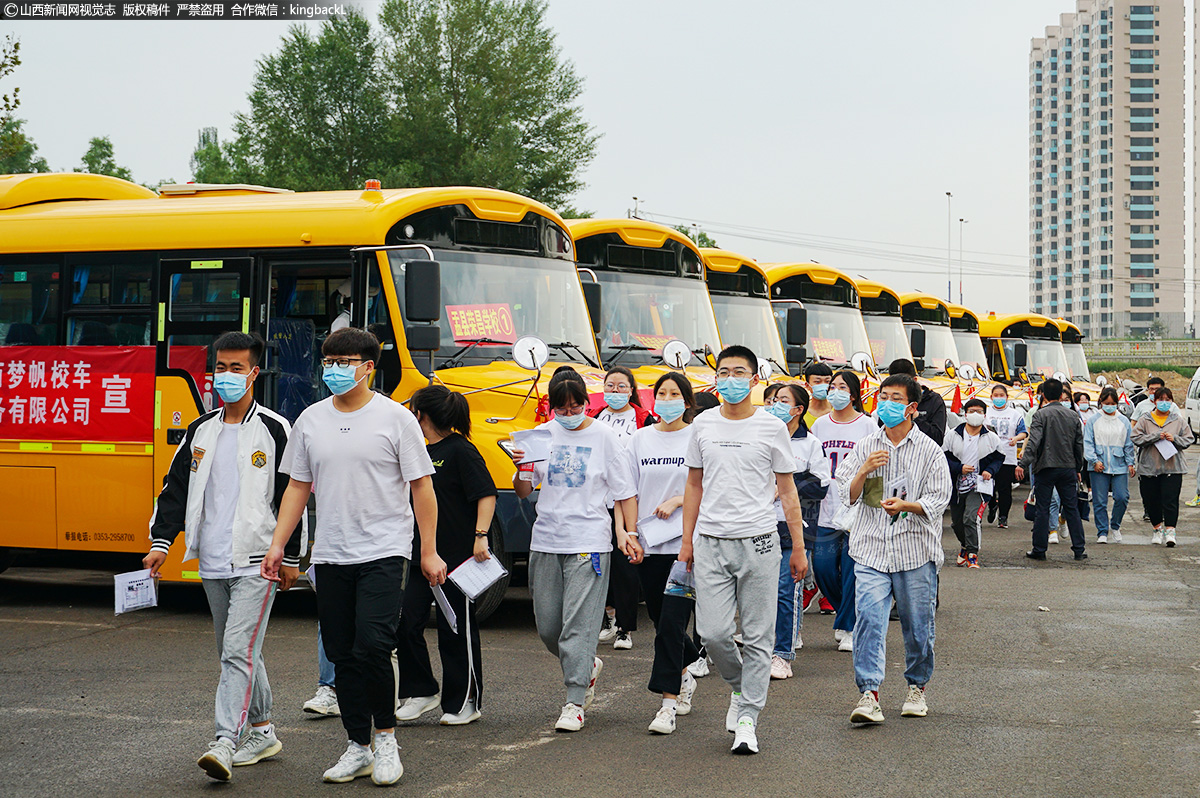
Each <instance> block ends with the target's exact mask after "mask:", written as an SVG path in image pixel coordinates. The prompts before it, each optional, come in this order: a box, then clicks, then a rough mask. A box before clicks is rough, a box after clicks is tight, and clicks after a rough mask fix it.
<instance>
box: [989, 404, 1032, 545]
mask: <svg viewBox="0 0 1200 798" xmlns="http://www.w3.org/2000/svg"><path fill="white" fill-rule="evenodd" d="M986 421H987V424H988V426H990V427H991V428H992V429H993V430H995V432H996V435H997V436H999V438H1000V451H1001V452H1003V453H1004V465H1002V466H1000V473H998V474H996V490H995V493H993V494H992V497H991V499H990V500H989V501H988V523H989V524H990V523H992V522H993V521H995V522H996V526H997V527H998V528H1000V529H1007V528H1008V513H1009V510H1011V509H1012V486H1013V481H1014V476H1015V474H1014V472H1015V471H1016V470H1017V444H1018V443H1020V442H1021V441H1023V440H1025V439H1026V438H1027V437H1029V434H1028V432H1027V431H1026V428H1025V414H1024V413H1022V412H1021V409H1020V408H1019V407H1016V406H1015V405H1013V404H1012V402H1010V401H1009V398H1008V388H1007V387H1006V386H1004V385H1000V384H999V383H997V384H996V385H993V386H992V403H991V406H990V407H989V408H988V409H987V419H986ZM997 516H998V517H997Z"/></svg>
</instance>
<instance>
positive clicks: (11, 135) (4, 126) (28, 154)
mask: <svg viewBox="0 0 1200 798" xmlns="http://www.w3.org/2000/svg"><path fill="white" fill-rule="evenodd" d="M24 124H25V120H23V119H14V118H12V117H9V118H7V119H0V175H20V174H26V173H29V172H49V171H50V167H49V165H47V163H46V159H45V158H42V157H40V156H39V155H38V154H37V145H36V144H34V143H33V139H31V138H29V136H27V135H25V130H24Z"/></svg>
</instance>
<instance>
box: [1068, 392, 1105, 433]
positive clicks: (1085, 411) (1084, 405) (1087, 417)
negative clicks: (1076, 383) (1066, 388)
mask: <svg viewBox="0 0 1200 798" xmlns="http://www.w3.org/2000/svg"><path fill="white" fill-rule="evenodd" d="M1074 400H1075V410H1076V411H1078V413H1079V418H1080V420H1081V421H1083V423H1084V426H1086V425H1087V423H1088V422H1089V421H1091V420H1092V419H1093V418H1094V417H1095V416H1096V414H1097V413H1100V412H1101V411H1100V410H1098V409H1097V408H1095V407H1093V406H1092V400H1091V398H1090V397H1089V396H1088V395H1087V394H1086V393H1084V392H1083V391H1076V392H1075V395H1074Z"/></svg>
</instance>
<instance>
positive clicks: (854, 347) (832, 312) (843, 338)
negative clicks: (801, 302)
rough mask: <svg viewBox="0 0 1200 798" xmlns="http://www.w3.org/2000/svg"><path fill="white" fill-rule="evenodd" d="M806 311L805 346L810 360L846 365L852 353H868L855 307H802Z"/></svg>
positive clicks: (808, 305) (867, 345) (818, 305)
mask: <svg viewBox="0 0 1200 798" xmlns="http://www.w3.org/2000/svg"><path fill="white" fill-rule="evenodd" d="M806 308H807V309H808V345H809V348H810V350H811V352H812V355H813V357H816V358H819V359H820V360H824V361H826V362H828V363H833V364H837V365H846V364H849V363H850V359H851V358H852V357H854V355H855V354H857V353H859V352H863V353H865V354H870V353H871V341H870V339H869V338H868V337H867V331H866V328H864V327H863V318H862V315H861V314H859V312H858V310H857V309H856V308H845V307H835V306H833V305H820V304H817V303H815V302H809V303H807V304H806Z"/></svg>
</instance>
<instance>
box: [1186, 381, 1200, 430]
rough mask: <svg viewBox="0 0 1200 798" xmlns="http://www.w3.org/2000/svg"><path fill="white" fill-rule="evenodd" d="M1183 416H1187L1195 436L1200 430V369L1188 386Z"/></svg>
mask: <svg viewBox="0 0 1200 798" xmlns="http://www.w3.org/2000/svg"><path fill="white" fill-rule="evenodd" d="M1183 414H1184V415H1185V416H1187V420H1188V426H1189V427H1191V428H1192V432H1193V434H1194V433H1195V431H1196V430H1200V368H1198V369H1196V373H1195V374H1193V375H1192V381H1191V383H1190V384H1189V385H1188V391H1187V404H1186V405H1185V407H1184V411H1183Z"/></svg>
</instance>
